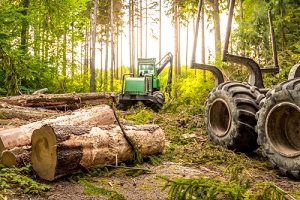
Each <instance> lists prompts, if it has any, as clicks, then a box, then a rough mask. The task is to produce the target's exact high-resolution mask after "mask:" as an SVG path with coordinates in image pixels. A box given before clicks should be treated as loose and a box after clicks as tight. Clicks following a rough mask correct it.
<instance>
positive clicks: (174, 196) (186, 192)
mask: <svg viewBox="0 0 300 200" xmlns="http://www.w3.org/2000/svg"><path fill="white" fill-rule="evenodd" d="M161 178H162V179H164V180H166V181H167V184H166V185H165V187H164V188H163V189H166V188H167V187H170V189H169V195H170V200H181V199H182V200H184V199H203V200H210V199H211V200H212V199H223V198H226V199H244V193H245V192H246V190H247V188H245V187H243V185H239V184H236V182H235V181H233V182H226V181H223V180H221V179H220V178H216V177H212V178H204V177H199V178H191V179H184V178H178V179H177V180H175V181H174V180H170V179H169V178H167V177H161Z"/></svg>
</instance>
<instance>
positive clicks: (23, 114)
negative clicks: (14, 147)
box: [0, 103, 63, 121]
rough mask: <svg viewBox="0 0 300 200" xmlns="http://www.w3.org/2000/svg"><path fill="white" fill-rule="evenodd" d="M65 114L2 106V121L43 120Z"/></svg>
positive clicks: (0, 113)
mask: <svg viewBox="0 0 300 200" xmlns="http://www.w3.org/2000/svg"><path fill="white" fill-rule="evenodd" d="M62 113H63V112H58V111H54V110H47V109H43V108H30V107H22V106H14V105H9V104H7V103H5V104H3V103H2V104H0V119H13V118H19V119H23V120H32V121H37V120H42V119H46V118H50V117H56V116H59V115H62Z"/></svg>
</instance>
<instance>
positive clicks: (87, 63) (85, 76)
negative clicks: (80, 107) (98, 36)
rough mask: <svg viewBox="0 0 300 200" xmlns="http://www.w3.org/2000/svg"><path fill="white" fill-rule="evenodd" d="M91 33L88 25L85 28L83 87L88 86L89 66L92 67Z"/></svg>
mask: <svg viewBox="0 0 300 200" xmlns="http://www.w3.org/2000/svg"><path fill="white" fill-rule="evenodd" d="M89 41H90V33H89V28H88V26H87V27H86V29H85V59H84V68H83V88H84V89H86V88H87V82H88V73H89V70H88V69H89V67H90V60H89V58H90V43H89Z"/></svg>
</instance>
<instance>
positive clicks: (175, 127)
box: [0, 110, 300, 200]
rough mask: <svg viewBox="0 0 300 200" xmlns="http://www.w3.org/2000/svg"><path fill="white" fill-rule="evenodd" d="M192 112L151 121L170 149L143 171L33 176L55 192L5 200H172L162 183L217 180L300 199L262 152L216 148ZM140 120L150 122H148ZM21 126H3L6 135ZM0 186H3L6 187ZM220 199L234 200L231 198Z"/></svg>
mask: <svg viewBox="0 0 300 200" xmlns="http://www.w3.org/2000/svg"><path fill="white" fill-rule="evenodd" d="M147 112H148V113H150V111H147ZM189 112H190V111H182V112H180V113H177V114H173V113H160V114H158V113H153V114H152V116H151V117H150V118H149V119H148V120H147V121H146V123H147V124H149V123H150V124H151V123H153V124H158V125H160V127H161V128H162V129H163V130H164V131H165V134H166V138H167V144H166V149H165V152H164V154H163V155H157V156H152V157H149V158H147V159H145V162H144V163H143V164H141V165H138V166H129V165H127V167H124V166H119V167H118V168H116V167H111V166H110V167H105V168H101V169H96V170H94V171H91V172H90V173H88V174H84V173H83V174H76V175H69V176H67V177H63V178H60V179H57V180H55V181H53V182H48V181H43V180H41V179H39V178H38V177H37V176H36V175H35V174H34V172H33V171H30V172H29V173H28V174H27V176H28V177H30V178H31V179H33V180H34V181H36V182H37V184H46V185H47V186H50V189H48V190H46V191H41V190H40V188H39V187H40V186H35V187H36V189H37V191H38V192H37V193H38V194H25V193H24V190H22V189H20V188H12V189H9V190H3V191H2V192H1V191H0V199H1V197H2V198H3V199H34V200H38V199H72V200H79V199H80V200H81V199H127V200H155V199H170V195H171V194H170V193H169V191H170V187H166V188H165V189H164V187H165V186H166V184H168V183H169V182H168V181H167V180H166V179H164V178H163V177H165V178H166V177H167V178H168V179H170V180H173V181H176V180H187V179H191V178H194V180H204V181H206V182H205V185H206V186H207V187H208V188H209V187H211V188H214V187H216V185H214V184H215V183H211V182H209V180H211V179H210V178H213V179H212V180H215V182H218V181H221V182H218V183H220V184H221V183H225V185H226V184H227V185H228V186H230V187H232V188H234V186H237V185H238V186H240V187H243V188H247V192H244V197H245V198H246V197H249V195H250V193H252V194H258V193H264V194H265V195H268V194H267V193H268V192H267V189H268V188H269V189H270V188H275V189H276V191H279V193H280V194H281V195H282V197H284V198H285V199H300V182H299V181H295V180H292V179H289V178H288V177H283V176H281V175H280V174H279V172H278V170H276V169H273V168H271V166H270V165H269V161H268V160H267V158H264V157H263V156H262V155H261V152H260V149H258V150H257V151H255V152H254V153H253V154H251V155H246V154H238V153H234V152H232V151H229V150H226V149H224V148H222V147H219V146H216V145H214V144H212V143H211V142H210V140H209V139H208V136H207V134H206V132H205V126H204V119H203V116H202V114H191V113H189ZM138 113H139V110H129V112H126V113H125V112H118V114H119V116H123V117H125V115H126V116H138V115H137V114H138ZM140 117H142V118H144V119H145V116H140ZM18 123H22V121H18ZM23 123H25V122H23ZM16 125H17V124H10V125H1V129H5V128H10V127H12V126H16ZM141 169H142V170H141ZM234 175H237V176H234ZM180 178H181V179H180ZM233 180H235V183H233V182H234V181H233ZM246 182H247V183H249V184H248V186H246V185H247V183H246ZM0 184H4V183H3V181H2V183H0ZM234 184H235V185H234ZM19 187H20V186H19ZM224 187H225V186H224ZM21 188H22V187H21ZM182 188H184V187H182ZM216 190H218V188H217V189H216ZM224 191H225V189H224ZM232 192H233V193H234V191H233V190H232ZM247 195H248V196H247ZM269 195H270V194H269ZM271 195H274V194H271ZM218 197H219V198H220V199H229V198H227V197H228V194H227V195H226V194H223V195H222V194H221V195H219V196H218ZM266 197H267V196H266ZM175 199H178V198H175ZM197 199H202V198H197ZM208 199H209V198H208ZM240 199H241V198H240ZM265 199H267V198H265ZM274 199H276V198H274Z"/></svg>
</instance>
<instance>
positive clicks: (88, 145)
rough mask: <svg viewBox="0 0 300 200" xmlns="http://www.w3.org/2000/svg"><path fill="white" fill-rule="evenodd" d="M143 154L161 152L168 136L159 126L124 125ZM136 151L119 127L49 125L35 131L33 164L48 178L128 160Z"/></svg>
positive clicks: (52, 178) (43, 176)
mask: <svg viewBox="0 0 300 200" xmlns="http://www.w3.org/2000/svg"><path fill="white" fill-rule="evenodd" d="M124 129H125V131H126V133H127V135H128V136H129V137H130V138H131V139H132V140H133V141H135V143H136V144H137V145H138V146H139V147H140V148H141V149H140V150H141V153H142V155H144V156H145V155H152V154H160V153H162V152H163V150H164V147H165V135H164V132H163V131H162V129H161V128H159V127H158V126H156V125H139V126H125V127H124ZM133 154H134V152H133V150H132V148H131V146H130V145H129V143H128V142H127V141H126V139H125V137H124V135H123V133H122V132H121V129H120V127H119V126H116V125H110V126H101V127H91V126H85V127H83V126H78V127H75V126H50V125H45V126H43V127H42V128H40V129H37V130H35V131H34V132H33V134H32V153H31V162H32V167H33V169H34V170H35V171H36V173H37V174H38V175H39V176H40V177H41V178H42V179H45V180H49V181H52V180H55V179H57V178H59V177H61V176H64V175H67V174H70V173H76V172H79V171H80V169H82V168H84V169H89V168H94V167H98V166H101V165H109V164H110V165H111V164H116V162H117V163H120V162H125V161H129V160H130V159H131V158H132V156H133Z"/></svg>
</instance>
